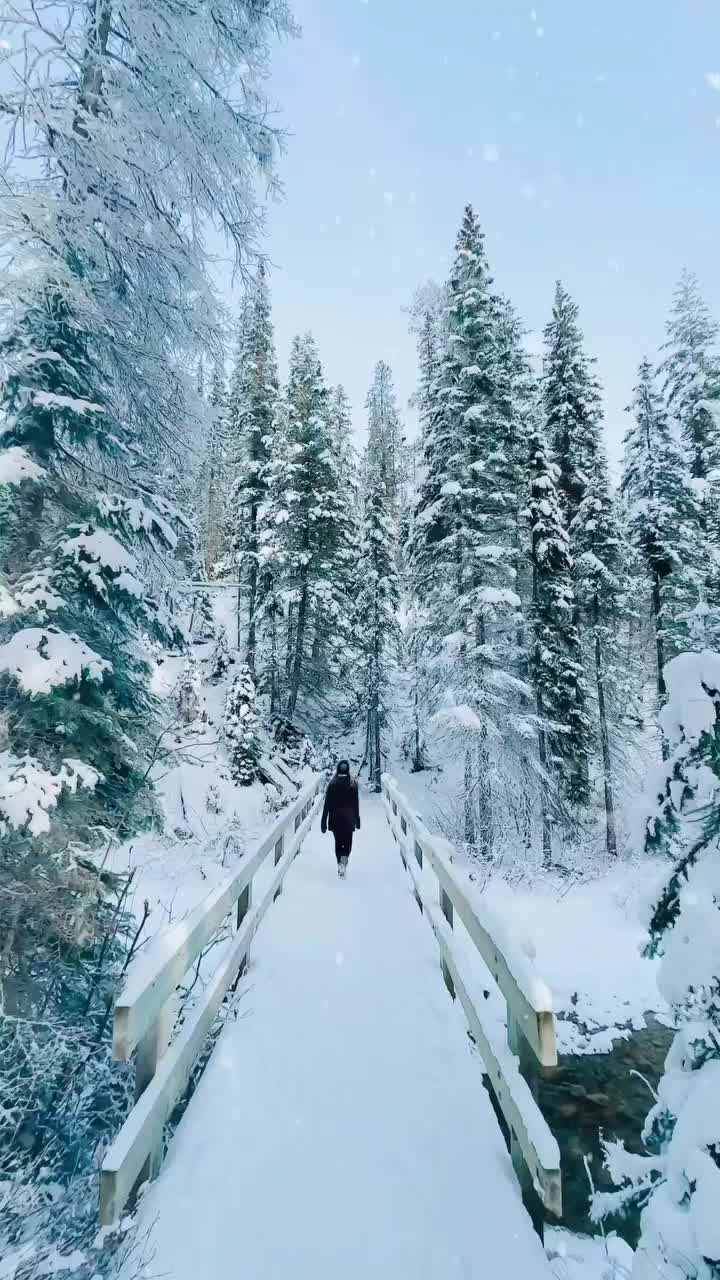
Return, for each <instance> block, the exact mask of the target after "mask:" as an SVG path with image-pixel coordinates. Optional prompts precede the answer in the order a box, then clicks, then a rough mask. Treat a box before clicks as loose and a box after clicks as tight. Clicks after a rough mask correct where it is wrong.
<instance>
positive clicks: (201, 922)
mask: <svg viewBox="0 0 720 1280" xmlns="http://www.w3.org/2000/svg"><path fill="white" fill-rule="evenodd" d="M320 784H321V779H320V778H316V779H314V780H313V781H312V782H310V783H308V785H307V787H305V789H304V791H302V792H301V793H300V795H299V796H298V797H297V798H296V799H295V800H294V801H293V803H292V804H291V805H289V806H288V808H287V809H286V810H285V812H284V813H281V814H280V815H279V816H278V818H277V820H276V821H275V822H274V823H273V825H272V827H270V829H269V831H268V832H267V834H266V835H265V836H263V838H262V839H261V840H260V841H259V843H258V844H257V846H256V847H255V850H254V852H253V853H251V854H250V856H249V857H246V858H243V860H242V863H241V864H240V866H239V868H238V870H237V871H234V872H232V873H231V874H230V875H229V876H228V878H227V879H226V880H224V881H223V882H222V884H220V885H218V886H217V888H215V889H214V890H213V891H212V892H211V893H209V894H208V895H207V897H206V898H204V899H203V901H202V902H200V903H199V904H198V906H197V907H195V909H194V910H193V911H191V912H190V914H189V915H188V916H187V917H186V919H185V920H181V921H178V922H177V923H176V924H174V925H171V926H169V927H168V928H167V929H164V930H162V931H161V932H160V933H159V934H158V935H157V937H156V938H155V939H154V941H153V944H152V951H151V952H150V953H149V954H145V955H144V956H143V958H142V961H141V965H140V967H139V968H138V970H137V977H134V976H133V972H132V969H131V970H130V973H129V974H128V978H127V981H126V983H125V986H124V987H123V989H122V991H121V992H120V994H119V996H118V998H117V1000H116V1003H115V1014H114V1020H113V1057H114V1058H115V1059H116V1060H117V1061H120V1062H127V1061H128V1059H129V1058H130V1056H131V1055H132V1053H133V1050H134V1049H135V1048H136V1046H137V1045H138V1044H139V1043H140V1041H141V1040H142V1038H143V1036H144V1035H145V1034H146V1032H147V1031H148V1030H149V1028H150V1027H152V1024H153V1022H155V1020H156V1019H157V1018H158V1017H159V1015H160V1012H161V1010H162V1008H163V1006H164V1004H165V1003H166V1001H167V1000H168V998H169V997H170V996H171V995H172V993H173V991H174V990H175V988H176V987H177V985H178V983H180V982H181V981H182V979H183V977H184V975H185V974H186V973H187V971H188V969H189V968H190V966H191V965H192V964H193V963H194V961H195V960H196V959H197V957H198V955H199V954H200V952H201V951H202V949H203V947H204V946H205V944H206V943H207V942H209V941H210V939H211V938H212V936H213V935H214V934H215V933H216V932H217V930H218V928H219V927H220V925H221V924H222V922H223V920H224V919H225V918H226V916H228V915H229V913H230V912H231V911H232V908H233V906H234V905H235V903H236V902H237V900H238V899H239V898H240V896H241V895H242V894H243V893H244V891H245V890H246V889H247V887H248V886H249V884H250V882H251V881H252V879H253V876H254V875H255V873H256V872H257V871H258V869H259V868H260V867H261V866H262V864H263V862H264V861H265V858H266V857H267V855H268V854H269V853H270V851H271V850H272V849H274V848H275V846H276V844H277V841H278V840H279V839H282V836H283V833H284V831H285V829H286V828H289V827H291V826H292V825H293V824H294V823H295V818H296V816H297V815H298V814H299V813H300V811H301V810H302V808H303V806H304V805H305V804H306V803H307V801H308V800H309V799H310V800H311V799H312V798H313V797H314V796H316V795H317V792H318V790H319V787H320ZM153 958H154V963H153Z"/></svg>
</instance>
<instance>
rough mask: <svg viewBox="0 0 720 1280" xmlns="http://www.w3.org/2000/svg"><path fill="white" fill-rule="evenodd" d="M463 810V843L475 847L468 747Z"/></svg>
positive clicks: (470, 763)
mask: <svg viewBox="0 0 720 1280" xmlns="http://www.w3.org/2000/svg"><path fill="white" fill-rule="evenodd" d="M463 801H464V810H465V843H466V845H468V846H470V847H471V848H474V847H475V810H474V807H473V784H472V751H471V750H470V747H468V748H467V749H466V751H465V776H464V792H463Z"/></svg>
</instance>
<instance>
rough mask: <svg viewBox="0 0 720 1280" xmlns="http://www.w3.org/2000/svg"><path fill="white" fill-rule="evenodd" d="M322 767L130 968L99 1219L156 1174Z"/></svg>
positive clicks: (315, 795)
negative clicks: (194, 988) (211, 954)
mask: <svg viewBox="0 0 720 1280" xmlns="http://www.w3.org/2000/svg"><path fill="white" fill-rule="evenodd" d="M324 782H325V779H324V777H322V776H318V777H315V778H313V779H312V781H310V782H309V783H307V785H306V786H305V787H303V789H302V790H301V791H300V793H299V795H298V796H297V798H296V799H295V800H294V801H293V802H292V804H290V805H289V806H288V808H287V809H284V810H283V811H282V813H280V814H279V816H278V818H277V819H276V821H275V822H274V823H273V824H272V826H271V827H270V828H269V829H268V831H267V833H266V834H265V835H264V836H263V837H262V839H261V840H260V841H259V842H258V843H257V844H256V845H255V847H254V848H253V849H252V851H251V852H250V853H249V854H247V855H246V856H245V857H244V858H243V859H242V861H241V863H240V865H239V866H238V868H237V870H235V871H233V872H231V873H229V874H228V875H227V876H226V877H225V879H224V880H223V881H221V883H220V884H219V885H218V886H217V887H216V888H215V889H213V890H212V892H211V893H209V894H208V895H207V897H206V898H204V899H203V901H202V902H200V903H199V905H198V906H197V907H196V908H195V909H194V910H193V911H191V912H190V914H189V915H188V916H187V917H186V918H185V919H184V920H181V921H178V922H177V923H174V924H172V925H169V926H168V927H167V928H165V929H163V930H161V931H160V932H159V933H158V934H157V935H156V937H155V938H154V939H153V940H152V943H151V944H150V946H149V948H148V950H147V951H146V952H144V953H142V955H141V956H140V957H138V960H137V962H136V963H135V965H134V966H132V967H131V968H130V970H129V972H128V976H127V979H126V982H125V985H124V987H123V989H122V991H121V992H120V994H119V996H118V998H117V1000H116V1002H115V1010H114V1019H113V1057H114V1058H115V1059H117V1060H120V1061H128V1060H129V1059H130V1058H131V1057H132V1055H133V1053H134V1054H135V1105H134V1107H133V1109H132V1111H131V1112H130V1114H129V1115H128V1117H127V1119H126V1121H125V1123H124V1125H123V1127H122V1129H121V1130H120V1132H119V1133H118V1135H117V1137H116V1138H115V1141H114V1142H113V1143H112V1146H111V1147H110V1148H109V1150H108V1152H107V1154H106V1156H105V1159H104V1161H103V1165H102V1170H101V1174H100V1223H101V1225H102V1226H109V1225H112V1224H113V1223H115V1222H117V1221H118V1219H119V1218H120V1215H121V1213H122V1211H123V1209H124V1207H125V1205H126V1203H127V1201H128V1199H129V1198H130V1196H131V1195H132V1193H133V1191H134V1189H135V1188H136V1187H137V1186H138V1185H139V1184H140V1183H141V1182H144V1181H145V1180H146V1179H147V1178H150V1177H154V1176H155V1174H156V1173H157V1171H158V1168H159V1166H160V1162H161V1160H162V1148H163V1129H164V1126H165V1123H166V1121H167V1119H168V1117H169V1115H170V1113H171V1111H172V1109H173V1107H174V1106H175V1103H176V1102H177V1101H178V1099H179V1098H180V1097H181V1096H182V1094H183V1093H184V1091H185V1089H186V1087H187V1084H188V1081H189V1079H190V1076H191V1073H192V1070H193V1067H194V1065H195V1063H196V1061H197V1059H198V1057H199V1056H200V1054H201V1053H202V1050H203V1047H204V1045H205V1042H206V1040H207V1036H208V1034H209V1032H210V1030H211V1028H212V1026H213V1023H214V1022H215V1019H216V1017H217V1014H218V1010H219V1009H220V1006H221V1004H222V1002H223V1000H224V999H225V997H226V996H227V994H228V992H229V990H230V988H231V987H233V985H234V984H235V983H236V982H237V980H238V977H239V975H240V973H241V971H242V969H243V966H244V965H245V963H246V960H247V956H248V952H249V949H250V944H251V942H252V940H253V937H254V936H255V933H256V932H257V929H258V926H259V924H260V922H261V920H262V918H263V916H264V915H265V913H266V911H267V910H268V907H270V906H271V904H272V903H273V902H274V900H275V899H276V898H277V897H278V895H279V893H280V892H281V889H282V883H283V880H284V878H285V874H286V872H287V871H288V869H289V867H290V865H291V864H292V862H293V859H294V858H295V856H296V855H297V853H298V852H299V849H300V846H301V844H302V842H303V839H304V837H305V835H306V833H307V831H308V828H309V827H310V825H311V823H312V821H313V818H314V817H315V815H316V813H317V810H318V808H319V806H320V803H321V800H322V793H323V787H324ZM270 855H273V858H274V867H273V869H272V874H271V878H270V880H269V882H268V884H267V885H266V886H265V887H264V892H263V894H262V897H261V898H260V899H259V901H258V902H257V904H256V905H254V904H253V880H254V877H255V875H256V874H257V872H258V871H259V870H260V868H261V867H262V866H263V864H264V863H265V861H266V860H267V859H268V858H269V857H270ZM231 912H234V913H235V919H236V930H235V933H234V936H233V937H232V939H231V941H230V943H229V945H228V947H227V949H226V950H225V952H224V954H223V956H222V959H221V961H220V963H219V964H218V965H217V967H216V968H215V969H214V971H213V973H212V976H211V977H210V979H209V981H208V983H207V985H206V987H205V989H204V991H203V993H202V995H201V997H200V998H199V999H198V1001H197V1004H196V1005H194V1006H193V1008H192V1010H191V1011H190V1013H189V1014H188V1016H187V1017H186V1018H185V1020H184V1022H183V1024H182V1027H181V1028H180V1030H179V1031H178V1033H177V1035H176V1036H175V1038H174V1039H173V1041H172V1043H171V1044H170V1046H169V1047H168V1040H169V1037H170V1033H171V1031H172V1027H173V1024H174V1022H175V1014H176V1010H177V1005H176V993H177V988H178V986H179V984H180V983H181V982H182V980H183V978H184V977H185V975H186V974H187V973H188V972H189V971H190V969H191V968H192V966H193V965H194V964H195V962H196V961H197V960H198V957H199V956H200V954H201V952H202V951H203V948H204V947H205V946H206V945H207V944H208V942H210V941H211V940H212V939H213V937H214V936H215V935H216V934H217V932H218V930H219V929H220V928H221V927H222V925H223V924H224V922H225V921H226V920H227V918H228V916H229V915H230V913H231Z"/></svg>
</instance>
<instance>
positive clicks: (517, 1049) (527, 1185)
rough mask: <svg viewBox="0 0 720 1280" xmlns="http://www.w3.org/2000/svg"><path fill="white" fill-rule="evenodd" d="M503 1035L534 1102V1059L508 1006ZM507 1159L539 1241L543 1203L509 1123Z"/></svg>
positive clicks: (541, 1233)
mask: <svg viewBox="0 0 720 1280" xmlns="http://www.w3.org/2000/svg"><path fill="white" fill-rule="evenodd" d="M507 1038H508V1045H509V1046H510V1049H511V1051H512V1052H513V1053H514V1054H515V1057H516V1058H517V1059H518V1063H519V1066H520V1074H521V1075H522V1076H523V1078H524V1080H525V1082H526V1083H527V1085H528V1088H529V1089H530V1092H531V1093H532V1095H533V1097H534V1099H535V1101H536V1102H537V1099H538V1062H537V1059H536V1057H535V1055H534V1053H533V1052H532V1049H531V1048H530V1045H529V1044H528V1042H527V1040H526V1039H525V1036H524V1035H523V1033H522V1030H521V1028H520V1025H519V1023H518V1021H517V1019H516V1018H515V1017H514V1015H513V1014H512V1012H511V1010H510V1007H509V1006H508V1008H507ZM510 1159H511V1160H512V1166H513V1169H514V1170H515V1176H516V1178H517V1180H518V1182H519V1183H520V1192H521V1195H522V1202H523V1204H524V1206H525V1208H526V1210H527V1212H528V1214H529V1215H530V1220H531V1222H532V1224H533V1228H534V1230H535V1231H536V1232H537V1234H538V1235H539V1237H540V1239H541V1240H543V1239H544V1234H545V1206H544V1204H543V1202H542V1200H541V1198H540V1196H539V1195H538V1193H537V1191H536V1190H535V1187H534V1185H533V1180H532V1176H531V1174H530V1170H529V1169H528V1167H527V1164H526V1161H525V1158H524V1156H523V1153H522V1151H521V1149H520V1144H519V1142H518V1138H517V1134H516V1133H515V1131H514V1129H513V1128H512V1125H511V1126H510Z"/></svg>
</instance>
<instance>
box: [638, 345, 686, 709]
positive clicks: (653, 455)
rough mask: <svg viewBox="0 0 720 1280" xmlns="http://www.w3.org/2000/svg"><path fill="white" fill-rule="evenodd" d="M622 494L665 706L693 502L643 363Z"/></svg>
mask: <svg viewBox="0 0 720 1280" xmlns="http://www.w3.org/2000/svg"><path fill="white" fill-rule="evenodd" d="M628 412H629V413H632V415H633V423H632V426H631V427H630V428H629V429H628V431H627V434H626V436H625V448H624V458H623V475H622V486H621V489H622V494H623V497H624V500H625V504H626V508H627V513H628V536H629V538H630V540H631V543H632V545H633V547H634V548H635V550H636V552H637V554H638V556H639V557H640V563H641V565H642V570H643V574H644V578H645V582H646V587H647V593H648V598H649V612H650V617H651V622H652V632H653V644H654V650H655V683H656V688H657V695H658V702H659V704H662V703H663V702H664V701H665V693H666V690H665V677H664V667H665V663H666V662H667V661H669V660H670V659H671V658H672V657H674V656H675V655H676V654H677V653H678V652H679V650H680V648H682V647H684V645H685V644H686V643H687V621H686V620H687V618H688V616H689V614H690V612H691V610H692V608H693V606H694V604H695V603H696V600H697V596H696V589H695V582H694V571H695V568H696V561H697V546H696V541H695V535H696V530H697V527H698V523H699V520H700V513H699V510H698V498H697V494H696V493H695V490H694V488H693V486H692V484H691V480H690V474H689V471H688V467H687V462H686V458H685V454H684V451H683V448H682V446H681V444H680V442H679V441H678V440H677V439H676V437H675V434H674V432H673V429H672V425H671V422H670V418H669V415H668V413H667V411H666V409H665V405H664V402H663V398H662V396H661V395H660V393H659V391H658V389H657V386H656V382H655V375H654V371H653V367H652V365H651V364H650V361H649V360H647V359H645V360H643V361H642V363H641V364H640V368H639V371H638V381H637V384H636V386H635V388H634V391H633V399H632V403H631V405H630V407H629V409H628Z"/></svg>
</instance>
